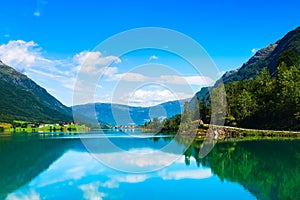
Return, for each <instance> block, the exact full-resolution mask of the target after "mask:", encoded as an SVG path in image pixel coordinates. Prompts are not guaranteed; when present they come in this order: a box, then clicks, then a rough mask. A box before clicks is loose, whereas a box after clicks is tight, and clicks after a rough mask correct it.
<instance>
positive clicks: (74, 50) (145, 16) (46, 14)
mask: <svg viewBox="0 0 300 200" xmlns="http://www.w3.org/2000/svg"><path fill="white" fill-rule="evenodd" d="M299 7H300V2H299V1H298V0H286V1H277V0H274V1H258V0H253V1H239V0H227V1H225V0H211V1H201V0H199V1H196V0H194V1H188V0H186V1H176V0H175V1H172V2H171V1H161V0H153V1H133V0H126V1H115V0H111V1H98V0H85V1H61V0H60V1H59V0H47V1H46V0H38V1H36V0H11V1H4V2H2V3H1V12H0V24H1V28H0V59H1V60H2V61H4V62H6V63H7V64H9V65H11V66H12V67H14V68H16V69H18V70H19V71H22V72H24V73H25V74H27V75H28V76H29V77H30V78H32V79H33V80H34V81H36V82H37V83H39V84H40V85H42V86H43V87H45V88H46V89H47V90H48V91H49V92H50V93H51V94H53V95H54V96H55V97H57V98H58V99H59V100H61V101H62V102H63V103H65V104H67V105H72V96H73V95H72V87H73V86H72V85H74V81H75V80H76V73H78V71H76V70H77V69H78V67H79V65H80V64H81V63H80V62H79V60H78V59H79V55H81V56H83V57H84V53H88V52H90V51H92V50H94V48H95V47H96V46H97V45H98V44H99V43H101V42H102V41H104V40H105V39H107V38H109V37H111V36H113V35H115V34H118V33H120V32H123V31H126V30H129V29H134V28H141V27H163V28H168V29H172V30H175V31H179V32H181V33H183V34H186V35H187V36H189V37H191V38H193V39H194V40H195V41H196V42H198V43H199V44H200V45H202V46H203V48H204V49H205V50H206V51H207V53H208V54H209V55H210V56H211V58H212V60H213V61H214V62H215V64H216V66H217V68H218V70H219V71H220V72H224V71H227V70H231V69H235V68H237V67H240V66H241V64H242V63H244V62H246V61H247V59H249V58H250V57H251V56H252V55H253V52H255V50H256V49H260V48H262V47H264V46H266V45H268V44H270V43H272V42H275V41H277V40H278V39H280V38H281V37H283V36H284V35H285V34H286V33H287V32H288V31H290V30H292V29H294V28H296V27H297V26H299V25H300V12H299ZM100 53H101V54H100V55H98V58H99V59H100V58H102V57H105V56H114V55H104V54H103V53H104V52H100ZM76 56H77V57H76ZM151 56H154V57H152V58H155V57H157V58H156V59H151V61H155V62H156V63H162V64H169V65H172V66H174V65H175V63H177V62H176V58H175V57H174V58H172V56H171V57H170V56H169V57H168V56H166V54H164V53H162V54H161V55H160V53H159V52H155V51H154V52H153V53H151V52H144V54H143V53H136V54H134V53H133V54H132V55H130V56H129V58H127V59H125V58H122V59H121V62H117V63H116V64H115V66H114V67H115V68H114V70H115V71H114V72H113V73H114V74H115V75H117V74H121V73H123V74H124V73H126V71H130V70H131V69H132V68H133V67H135V66H137V64H141V63H142V62H144V63H149V59H150V57H151ZM15 57H17V58H15ZM76 58H77V60H76ZM110 58H111V59H112V60H111V61H117V60H116V59H115V58H113V57H110ZM164 58H168V59H167V60H168V61H166V62H163V60H164ZM124 59H125V60H124ZM141 59H144V60H143V61H141ZM165 60H166V59H165ZM168 62H170V63H171V64H170V63H168ZM176 67H177V68H176ZM174 68H176V70H177V71H178V72H180V74H181V75H182V76H196V75H195V74H193V73H192V72H191V70H189V69H190V68H189V67H183V65H181V66H180V67H178V66H175V67H174ZM46 77H47V78H46ZM62 79H63V80H62ZM114 84H117V81H115V82H114ZM109 85H112V81H110V82H109V83H101V88H99V90H100V92H102V93H101V94H99V95H98V96H101V97H102V99H101V98H99V99H97V101H109V99H110V98H111V94H108V93H107V94H106V93H105V92H107V91H108V90H112V89H111V88H110V89H105V88H107V86H109ZM200 87H201V85H200V84H193V85H192V89H193V91H197V90H199V89H200ZM145 91H146V89H145ZM145 91H144V92H145ZM160 91H161V89H160ZM148 92H149V89H148ZM143 95H146V93H143ZM148 95H153V94H151V93H148ZM104 96H105V97H106V98H104ZM187 96H188V95H186V97H187ZM182 97H184V95H183V96H182ZM164 100H170V98H165V99H164V98H163V97H162V98H161V101H164ZM157 101H159V99H157ZM82 103H86V102H82ZM119 103H126V102H119ZM153 103H154V102H150V101H149V102H144V104H136V105H142V106H146V105H152V104H153Z"/></svg>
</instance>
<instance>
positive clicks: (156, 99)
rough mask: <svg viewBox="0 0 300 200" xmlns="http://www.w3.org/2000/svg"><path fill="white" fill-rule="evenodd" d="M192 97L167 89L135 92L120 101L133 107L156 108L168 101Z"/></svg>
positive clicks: (124, 96) (125, 95)
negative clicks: (155, 106)
mask: <svg viewBox="0 0 300 200" xmlns="http://www.w3.org/2000/svg"><path fill="white" fill-rule="evenodd" d="M191 97H192V94H186V93H183V92H175V93H172V92H171V91H170V90H167V89H162V90H160V89H153V90H146V89H145V90H144V89H138V90H136V91H135V92H131V93H127V94H124V95H123V96H122V97H121V98H120V100H121V101H123V102H124V103H126V104H130V105H133V106H154V105H157V104H160V103H163V102H167V101H175V100H179V99H187V98H191Z"/></svg>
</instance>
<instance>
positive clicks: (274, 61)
mask: <svg viewBox="0 0 300 200" xmlns="http://www.w3.org/2000/svg"><path fill="white" fill-rule="evenodd" d="M287 50H293V51H294V52H295V53H296V54H298V55H299V56H300V26H299V27H298V28H296V29H295V30H293V31H290V32H289V33H287V34H286V35H285V36H284V37H283V38H282V39H280V40H279V41H277V42H275V43H273V44H270V45H269V46H267V47H265V48H263V49H261V50H259V51H257V52H256V53H255V55H254V56H252V57H251V58H250V59H249V60H248V61H247V62H246V63H244V64H243V65H242V67H240V68H238V69H235V70H231V71H229V72H226V73H225V74H224V75H223V76H222V78H221V79H219V80H218V81H217V82H216V83H215V86H217V85H219V83H221V82H222V81H223V83H224V84H229V83H232V82H235V81H241V80H247V79H250V78H256V77H257V76H258V75H259V74H260V73H261V71H262V70H263V68H265V67H267V68H268V70H269V72H270V74H271V75H272V76H274V75H275V74H276V72H277V65H278V60H279V56H280V55H281V54H282V53H284V52H286V51H287ZM196 96H198V98H199V99H200V100H201V99H202V98H205V99H208V98H209V91H208V88H206V87H205V88H201V90H200V91H199V92H197V93H196V95H195V96H194V97H193V98H192V101H193V100H195V98H196ZM190 105H191V106H192V105H193V102H190Z"/></svg>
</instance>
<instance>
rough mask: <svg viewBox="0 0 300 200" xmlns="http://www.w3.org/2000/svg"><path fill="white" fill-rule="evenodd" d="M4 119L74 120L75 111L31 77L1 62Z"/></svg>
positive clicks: (0, 100)
mask: <svg viewBox="0 0 300 200" xmlns="http://www.w3.org/2000/svg"><path fill="white" fill-rule="evenodd" d="M0 96H1V98H0V121H2V122H7V123H12V122H13V120H16V119H18V120H22V121H33V122H44V123H62V122H71V121H72V116H71V110H70V109H69V108H67V107H66V106H64V105H62V104H61V103H60V102H59V101H58V100H56V99H55V98H54V97H53V96H51V95H50V94H49V93H47V91H46V90H45V89H43V88H41V87H40V86H38V85H37V84H36V83H35V82H33V81H32V80H30V79H29V78H28V77H27V76H25V75H23V74H21V73H19V72H17V71H16V70H14V69H13V68H11V67H9V66H7V65H5V64H3V63H2V62H0Z"/></svg>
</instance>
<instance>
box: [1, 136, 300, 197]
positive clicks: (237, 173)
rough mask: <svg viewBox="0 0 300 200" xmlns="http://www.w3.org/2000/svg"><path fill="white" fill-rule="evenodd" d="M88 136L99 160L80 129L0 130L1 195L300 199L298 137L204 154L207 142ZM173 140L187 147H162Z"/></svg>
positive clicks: (224, 146) (222, 145) (219, 147)
mask: <svg viewBox="0 0 300 200" xmlns="http://www.w3.org/2000/svg"><path fill="white" fill-rule="evenodd" d="M83 137H85V138H87V139H88V142H89V147H91V146H92V147H93V148H94V147H97V148H96V149H97V150H96V151H97V152H96V154H97V155H101V157H100V159H99V157H95V155H94V154H93V153H95V152H93V153H89V152H88V151H87V148H86V147H85V145H86V144H87V143H86V142H84V143H82V140H81V139H80V138H79V136H78V135H77V136H58V137H55V136H53V137H48V136H47V137H46V136H39V135H36V136H16V135H12V136H10V135H0V159H1V164H0V177H1V178H0V199H9V200H11V199H22V200H23V199H25V200H27V199H28V200H29V199H30V200H31V199H32V200H34V199H91V200H101V199H130V200H132V199H139V200H140V199H151V200H152V199H187V198H189V199H239V200H240V199H244V200H245V199H300V189H299V185H300V141H297V140H293V141H292V140H282V141H281V140H276V141H274V140H272V141H266V140H260V141H242V142H219V143H217V144H216V145H215V147H214V148H213V150H212V151H211V152H210V153H209V154H208V155H207V156H206V157H204V158H199V149H200V148H201V142H196V143H195V142H194V143H193V144H192V145H191V146H189V148H187V149H185V141H184V140H181V141H174V140H172V138H168V137H148V138H140V137H134V138H131V137H129V136H128V137H127V136H126V135H125V134H122V135H120V133H116V132H108V137H109V141H110V142H111V143H112V144H115V145H116V146H118V147H119V148H118V150H116V149H107V148H106V147H105V146H103V145H104V143H103V141H104V140H107V138H104V137H103V135H100V134H88V135H85V136H83ZM170 142H174V144H176V145H177V147H178V148H177V150H178V149H179V150H180V149H181V150H182V152H181V153H179V152H178V151H177V150H176V151H174V152H172V151H170V149H169V150H167V151H165V150H162V149H163V147H165V146H167V145H168V144H170ZM98 147H101V148H98ZM88 149H89V148H88ZM128 152H130V153H131V154H137V155H145V156H144V157H143V156H141V157H137V158H136V159H135V158H133V157H128ZM151 152H159V157H157V156H153V157H151V156H148V155H149V153H150V155H151ZM143 158H145V159H143ZM170 158H172V159H170ZM103 161H104V162H103ZM170 161H172V162H170ZM165 165H168V166H166V167H162V166H165ZM114 168H118V169H119V170H117V169H114ZM144 169H145V171H144V172H143V170H144ZM120 170H122V171H120ZM134 170H136V171H135V172H136V173H134ZM124 171H130V172H124Z"/></svg>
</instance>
